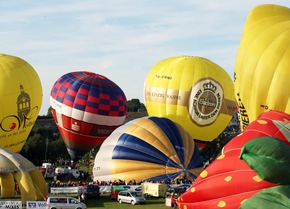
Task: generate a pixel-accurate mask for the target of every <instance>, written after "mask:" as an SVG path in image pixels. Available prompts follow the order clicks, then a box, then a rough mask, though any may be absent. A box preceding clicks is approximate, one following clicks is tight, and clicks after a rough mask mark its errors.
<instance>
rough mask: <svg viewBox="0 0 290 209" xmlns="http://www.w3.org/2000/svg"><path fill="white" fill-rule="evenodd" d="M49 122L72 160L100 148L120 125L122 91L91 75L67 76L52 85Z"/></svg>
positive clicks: (124, 102)
mask: <svg viewBox="0 0 290 209" xmlns="http://www.w3.org/2000/svg"><path fill="white" fill-rule="evenodd" d="M50 106H51V111H52V115H53V118H54V120H55V123H56V124H57V127H58V129H59V131H60V134H61V136H62V138H63V140H64V143H65V145H66V147H67V150H68V153H69V154H70V156H71V158H72V159H73V160H76V159H78V158H79V157H82V156H83V155H84V154H85V153H87V152H88V151H90V150H92V149H93V148H95V147H97V146H99V145H100V144H102V142H103V141H104V140H105V139H106V138H107V137H108V136H109V135H110V134H111V133H112V131H113V130H115V129H116V128H117V127H118V126H120V125H122V124H123V122H124V120H125V117H126V114H127V100H126V96H125V94H124V92H123V91H122V89H121V88H120V87H119V86H118V85H117V84H115V83H114V82H113V81H111V80H109V79H108V78H106V77H105V76H102V75H99V74H95V73H93V72H87V71H79V72H70V73H67V74H65V75H63V76H61V77H60V78H59V79H58V80H57V81H56V82H55V84H54V85H53V87H52V90H51V95H50Z"/></svg>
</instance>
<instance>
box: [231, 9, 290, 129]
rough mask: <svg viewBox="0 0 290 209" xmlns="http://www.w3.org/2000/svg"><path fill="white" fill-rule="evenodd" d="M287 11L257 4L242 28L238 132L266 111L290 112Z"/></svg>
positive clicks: (237, 68) (289, 20)
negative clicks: (239, 128)
mask: <svg viewBox="0 0 290 209" xmlns="http://www.w3.org/2000/svg"><path fill="white" fill-rule="evenodd" d="M289 36H290V9H289V8H287V7H283V6H279V5H271V4H266V5H260V6H257V7H255V8H253V9H252V10H251V12H250V13H249V15H248V17H247V20H246V24H245V26H244V31H243V36H242V40H241V42H240V47H239V51H238V54H237V58H236V65H235V80H234V86H235V96H236V100H237V102H238V106H239V115H240V122H241V129H242V130H243V129H244V128H245V127H246V126H247V125H248V124H249V123H251V122H252V121H254V120H256V118H257V117H258V116H259V115H260V114H261V113H262V112H265V111H269V110H278V111H282V112H286V113H290V88H289V87H288V86H289V79H290V70H289V69H290V50H289V46H290V39H289Z"/></svg>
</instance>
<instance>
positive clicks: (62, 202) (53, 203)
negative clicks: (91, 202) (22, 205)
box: [46, 196, 87, 209]
mask: <svg viewBox="0 0 290 209" xmlns="http://www.w3.org/2000/svg"><path fill="white" fill-rule="evenodd" d="M46 209H87V206H86V204H85V203H82V202H80V201H79V200H78V199H76V198H74V197H62V196H53V197H48V198H47V200H46Z"/></svg>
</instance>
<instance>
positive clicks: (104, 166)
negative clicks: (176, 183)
mask: <svg viewBox="0 0 290 209" xmlns="http://www.w3.org/2000/svg"><path fill="white" fill-rule="evenodd" d="M183 132H185V130H184V129H183V128H182V127H181V126H179V125H178V124H176V123H174V122H172V121H171V120H169V119H167V118H158V117H144V118H138V119H135V120H133V121H130V122H128V123H126V124H124V125H122V126H120V127H119V128H117V129H116V130H115V131H114V132H113V133H112V134H111V135H110V136H109V137H108V138H107V139H106V140H105V141H104V143H103V144H102V145H101V147H100V150H99V152H98V153H97V155H96V157H95V164H94V169H93V174H94V179H95V180H116V179H122V180H126V181H130V180H133V179H135V180H137V181H144V180H150V181H166V182H169V181H171V180H173V179H175V178H179V177H185V178H192V179H195V178H196V175H198V174H199V173H200V172H201V169H199V168H200V167H202V165H203V160H202V157H201V156H200V153H199V149H198V147H196V146H189V147H185V146H187V145H194V141H193V139H192V138H191V137H190V135H189V134H188V133H183ZM183 137H185V139H183ZM187 139H188V140H191V141H192V142H189V143H183V142H186V140H187ZM179 147H180V148H179ZM181 150H182V151H181ZM191 155H192V156H191ZM180 156H181V157H180ZM192 161H195V162H192ZM185 163H186V164H185ZM202 168H203V167H202Z"/></svg>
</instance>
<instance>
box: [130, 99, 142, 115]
mask: <svg viewBox="0 0 290 209" xmlns="http://www.w3.org/2000/svg"><path fill="white" fill-rule="evenodd" d="M127 102H128V112H143V111H146V107H145V105H144V104H143V103H141V102H140V100H139V99H131V100H128V101H127Z"/></svg>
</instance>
